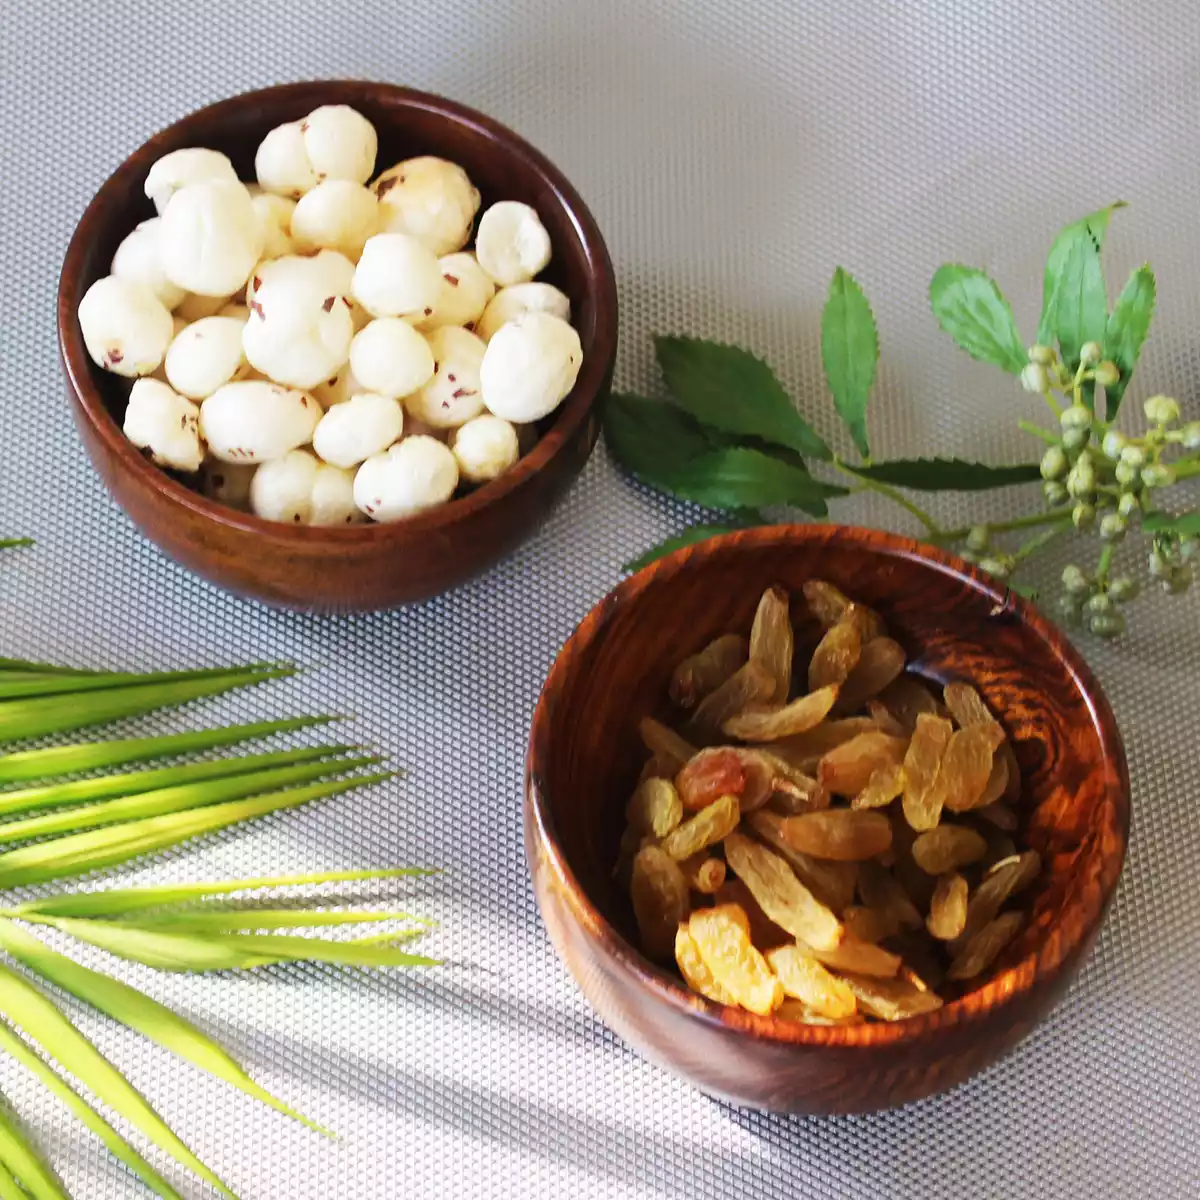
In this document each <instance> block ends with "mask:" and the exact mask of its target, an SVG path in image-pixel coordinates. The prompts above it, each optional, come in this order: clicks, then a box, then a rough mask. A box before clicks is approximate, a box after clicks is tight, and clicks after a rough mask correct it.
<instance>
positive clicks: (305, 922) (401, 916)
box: [137, 908, 428, 933]
mask: <svg viewBox="0 0 1200 1200" xmlns="http://www.w3.org/2000/svg"><path fill="white" fill-rule="evenodd" d="M381 921H418V922H421V923H422V924H428V922H427V921H426V920H425V919H424V918H422V917H418V916H416V915H415V914H413V913H410V912H398V911H396V910H394V909H387V910H378V911H376V910H367V911H365V912H364V911H362V910H355V911H347V910H345V909H328V908H322V909H304V908H223V909H218V910H215V911H212V912H206V911H204V910H197V909H184V910H183V911H182V912H181V911H179V910H173V911H170V912H162V913H150V914H147V915H145V916H140V917H138V918H137V924H138V925H139V926H141V927H142V928H143V929H154V928H158V927H161V928H164V929H169V930H171V931H173V932H179V933H238V932H243V931H252V930H256V929H319V928H325V927H340V926H343V925H374V924H378V923H380V922H381Z"/></svg>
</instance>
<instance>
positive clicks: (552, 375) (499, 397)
mask: <svg viewBox="0 0 1200 1200" xmlns="http://www.w3.org/2000/svg"><path fill="white" fill-rule="evenodd" d="M582 365H583V348H582V346H581V345H580V343H579V334H577V333H576V332H575V330H574V329H573V328H572V327H571V326H570V325H568V324H567V323H566V321H564V320H562V318H560V317H554V316H551V315H550V314H549V313H526V314H525V315H524V316H521V317H518V318H517V319H516V320H515V321H510V322H509V323H508V324H507V325H502V326H501V327H500V328H499V329H498V330H497V331H496V333H495V334H494V335H493V337H492V340H491V341H490V342H488V344H487V353H485V354H484V356H483V365H482V367H480V370H479V379H480V383H481V384H482V386H483V403H484V405H485V406H486V407H487V410H488V411H489V412H490V413H493V414H494V415H495V416H497V417H503V418H504V419H505V420H506V421H538V420H541V418H542V417H544V416H546V414H547V413H551V412H553V411H554V410H555V409H556V408H557V407H558V406H559V405H560V404H561V403H562V401H563V399H564V398H565V397H566V395H567V393H568V392H570V390H571V389H572V388H573V387H574V386H575V380H576V378H577V377H578V375H579V368H580V367H581V366H582Z"/></svg>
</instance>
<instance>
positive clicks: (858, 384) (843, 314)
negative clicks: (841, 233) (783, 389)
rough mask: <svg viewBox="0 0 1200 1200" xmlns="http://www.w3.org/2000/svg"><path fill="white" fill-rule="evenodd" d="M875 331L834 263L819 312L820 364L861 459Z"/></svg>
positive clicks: (856, 290) (866, 451)
mask: <svg viewBox="0 0 1200 1200" xmlns="http://www.w3.org/2000/svg"><path fill="white" fill-rule="evenodd" d="M878 361H879V335H878V333H877V332H876V329H875V317H874V314H873V313H872V312H871V306H870V304H868V303H867V298H866V296H865V295H863V291H862V288H860V287H859V286H858V283H857V282H856V281H855V279H854V277H853V276H852V275H849V274H848V273H847V272H845V271H843V270H842V268H841V267H838V269H837V270H836V271H834V273H833V280H832V282H831V283H830V285H829V298H828V299H827V300H826V301H825V309H824V311H823V312H822V314H821V362H822V364H823V365H824V367H825V382H826V383H827V384H828V385H829V390H830V392H832V393H833V403H834V406H835V407H836V408H837V410H838V414H839V415H840V416H841V418H842V420H843V421H844V422H845V423H846V428H847V429H849V430H850V436H851V437H852V438H853V439H854V444H855V446H857V447H858V452H859V453H860V454H861V455H862V456H863V458H869V457H870V453H871V452H870V447H869V446H868V444H867V397H868V396H869V395H870V392H871V385H872V384H873V383H874V382H875V367H876V364H877V363H878Z"/></svg>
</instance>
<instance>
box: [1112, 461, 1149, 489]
mask: <svg viewBox="0 0 1200 1200" xmlns="http://www.w3.org/2000/svg"><path fill="white" fill-rule="evenodd" d="M1115 474H1116V477H1117V482H1118V483H1119V484H1120V485H1121V486H1122V487H1123V488H1127V487H1134V486H1136V485H1138V484H1140V483H1141V482H1142V468H1141V467H1135V466H1134V465H1133V463H1127V462H1126V461H1125V460H1124V459H1121V461H1120V462H1119V463H1117V467H1116V471H1115Z"/></svg>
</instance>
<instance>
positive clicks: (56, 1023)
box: [0, 964, 237, 1200]
mask: <svg viewBox="0 0 1200 1200" xmlns="http://www.w3.org/2000/svg"><path fill="white" fill-rule="evenodd" d="M0 1012H3V1013H4V1014H5V1015H6V1016H7V1017H8V1019H9V1021H11V1022H12V1023H13V1024H14V1025H16V1026H17V1028H18V1029H21V1030H23V1031H24V1032H25V1033H26V1034H28V1035H29V1037H31V1038H33V1040H34V1041H36V1042H37V1043H38V1044H39V1045H41V1046H42V1047H43V1048H44V1049H45V1050H46V1052H47V1053H48V1054H49V1055H50V1057H51V1058H53V1059H54V1060H55V1061H56V1062H57V1063H58V1064H59V1065H60V1066H61V1067H63V1068H64V1069H65V1070H67V1071H69V1072H70V1073H71V1074H72V1075H74V1076H75V1078H76V1079H78V1080H79V1081H80V1083H82V1084H83V1085H84V1086H85V1087H87V1088H89V1089H90V1090H91V1091H92V1092H93V1093H94V1094H95V1095H96V1097H97V1098H98V1099H99V1100H101V1101H103V1102H104V1103H105V1104H107V1105H108V1106H109V1107H110V1108H112V1109H113V1110H114V1111H116V1112H118V1113H120V1115H121V1116H123V1117H124V1118H125V1119H126V1120H127V1121H129V1122H130V1124H132V1125H133V1126H134V1127H135V1128H136V1129H139V1130H141V1132H142V1133H144V1134H145V1135H146V1137H148V1138H149V1139H150V1140H151V1141H152V1142H153V1143H154V1145H156V1146H157V1147H158V1148H159V1149H160V1150H164V1151H166V1153H168V1154H169V1155H171V1157H172V1158H174V1159H175V1160H176V1161H177V1162H179V1163H182V1164H183V1166H185V1167H187V1169H188V1170H190V1171H192V1172H193V1173H194V1174H196V1175H198V1176H199V1177H200V1178H201V1179H203V1180H205V1181H206V1182H208V1183H210V1184H212V1186H213V1187H215V1188H216V1189H217V1190H218V1191H219V1192H220V1193H221V1194H222V1195H223V1196H227V1197H229V1200H237V1197H236V1196H235V1195H234V1193H233V1192H232V1191H230V1190H229V1188H228V1187H226V1186H225V1184H224V1183H223V1182H222V1181H221V1180H220V1179H219V1178H218V1177H217V1175H216V1174H215V1173H214V1172H212V1171H211V1170H209V1168H208V1167H206V1166H205V1165H204V1163H202V1162H201V1161H200V1159H198V1158H197V1157H196V1155H195V1154H193V1153H192V1151H191V1150H190V1149H189V1148H188V1147H187V1145H185V1144H184V1142H183V1141H181V1140H180V1138H179V1137H178V1136H177V1135H176V1133H175V1132H174V1130H172V1129H171V1127H170V1126H169V1125H168V1124H167V1123H166V1122H165V1121H164V1120H163V1119H162V1118H161V1117H160V1116H159V1115H158V1113H156V1112H155V1111H154V1109H153V1108H152V1107H151V1106H150V1104H149V1102H148V1101H147V1100H146V1098H145V1097H144V1096H143V1095H142V1094H141V1093H140V1092H138V1091H137V1090H136V1089H135V1088H134V1087H133V1086H132V1084H130V1083H129V1081H128V1080H127V1079H126V1078H125V1077H124V1076H123V1075H122V1074H121V1073H120V1071H118V1070H117V1069H116V1067H114V1066H113V1065H112V1063H110V1062H109V1061H108V1059H107V1058H105V1057H104V1055H103V1054H101V1053H100V1051H99V1050H97V1049H96V1047H95V1046H94V1045H92V1043H91V1042H90V1041H89V1040H88V1039H87V1038H86V1037H84V1035H83V1034H82V1033H80V1032H79V1030H78V1029H76V1028H75V1026H74V1025H73V1024H72V1023H71V1021H70V1020H69V1019H68V1018H67V1017H66V1015H65V1014H64V1013H62V1012H61V1011H60V1010H59V1008H58V1006H57V1005H56V1004H54V1002H53V1001H52V1000H50V998H49V997H48V996H46V995H45V994H44V993H43V992H42V991H40V990H39V989H38V988H36V987H34V985H33V984H32V983H30V982H29V981H28V980H26V979H25V978H23V977H22V976H21V975H18V974H17V973H16V972H15V971H13V970H11V969H10V968H8V967H6V966H3V965H2V964H0ZM0 1159H3V1160H4V1162H5V1163H6V1164H8V1166H9V1167H10V1168H11V1167H13V1166H14V1164H13V1163H12V1161H11V1160H10V1159H9V1156H8V1151H7V1148H6V1147H2V1146H0ZM16 1173H17V1174H18V1175H21V1174H22V1172H21V1171H20V1170H18V1171H17V1172H16ZM46 1194H47V1195H51V1194H54V1193H49V1192H47V1193H46ZM63 1195H65V1193H63Z"/></svg>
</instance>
